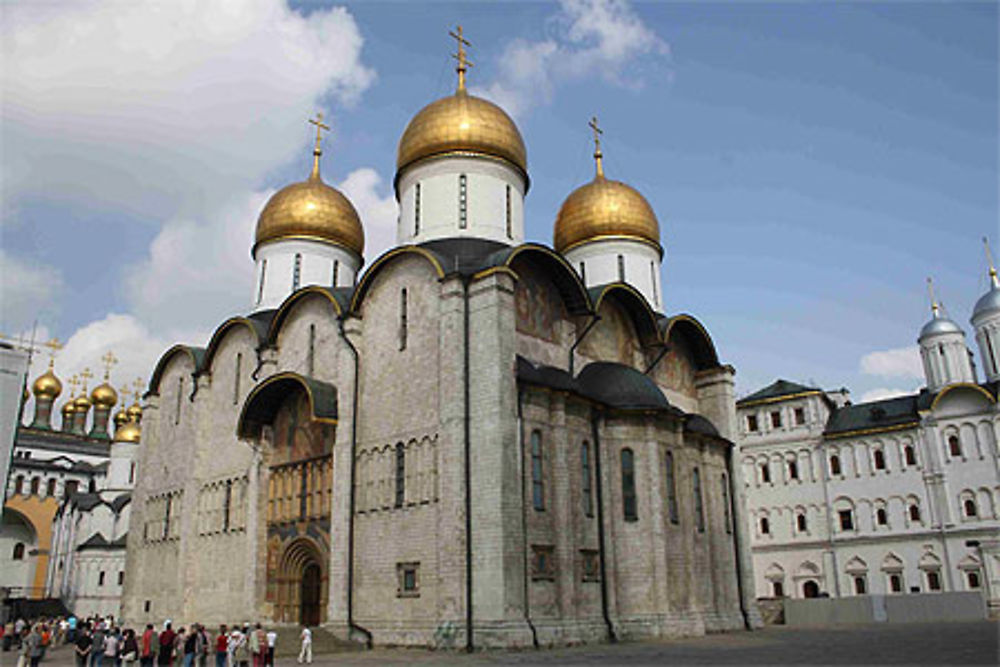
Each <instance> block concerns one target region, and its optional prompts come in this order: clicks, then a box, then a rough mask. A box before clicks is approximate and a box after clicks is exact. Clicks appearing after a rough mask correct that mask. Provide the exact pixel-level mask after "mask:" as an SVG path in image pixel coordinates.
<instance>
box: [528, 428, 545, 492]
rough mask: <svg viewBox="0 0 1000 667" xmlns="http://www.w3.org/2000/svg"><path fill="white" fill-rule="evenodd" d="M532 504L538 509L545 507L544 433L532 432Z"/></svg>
mask: <svg viewBox="0 0 1000 667" xmlns="http://www.w3.org/2000/svg"><path fill="white" fill-rule="evenodd" d="M531 504H532V506H533V507H534V508H535V509H536V510H538V511H542V510H544V509H545V484H544V482H543V481H542V434H541V432H540V431H532V432H531Z"/></svg>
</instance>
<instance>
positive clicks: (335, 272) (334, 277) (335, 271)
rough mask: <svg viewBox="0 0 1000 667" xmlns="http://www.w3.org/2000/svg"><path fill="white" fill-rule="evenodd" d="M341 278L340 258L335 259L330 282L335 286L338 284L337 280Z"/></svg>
mask: <svg viewBox="0 0 1000 667" xmlns="http://www.w3.org/2000/svg"><path fill="white" fill-rule="evenodd" d="M338 280H340V260H338V259H335V260H333V275H332V276H330V284H331V285H333V286H334V287H336V286H337V281H338Z"/></svg>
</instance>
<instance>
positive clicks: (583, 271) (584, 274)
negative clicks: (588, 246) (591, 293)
mask: <svg viewBox="0 0 1000 667" xmlns="http://www.w3.org/2000/svg"><path fill="white" fill-rule="evenodd" d="M580 282H582V283H583V284H584V285H586V284H587V265H586V264H584V263H583V262H580Z"/></svg>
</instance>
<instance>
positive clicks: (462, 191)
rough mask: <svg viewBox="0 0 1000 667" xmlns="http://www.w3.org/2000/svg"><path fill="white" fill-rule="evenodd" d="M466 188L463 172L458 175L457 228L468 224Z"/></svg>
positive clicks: (462, 227)
mask: <svg viewBox="0 0 1000 667" xmlns="http://www.w3.org/2000/svg"><path fill="white" fill-rule="evenodd" d="M468 194H469V193H468V188H467V185H466V178H465V174H461V175H459V177H458V228H459V229H465V228H466V226H468V218H467V215H468Z"/></svg>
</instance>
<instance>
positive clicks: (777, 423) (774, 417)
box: [771, 410, 781, 428]
mask: <svg viewBox="0 0 1000 667" xmlns="http://www.w3.org/2000/svg"><path fill="white" fill-rule="evenodd" d="M771 426H772V427H773V428H781V412H779V411H778V410H775V411H774V412H772V413H771Z"/></svg>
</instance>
